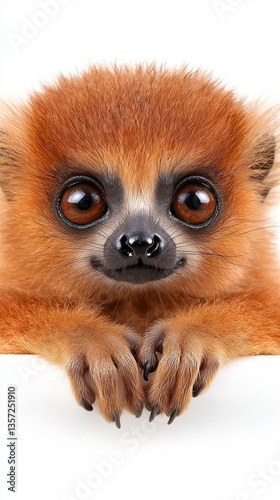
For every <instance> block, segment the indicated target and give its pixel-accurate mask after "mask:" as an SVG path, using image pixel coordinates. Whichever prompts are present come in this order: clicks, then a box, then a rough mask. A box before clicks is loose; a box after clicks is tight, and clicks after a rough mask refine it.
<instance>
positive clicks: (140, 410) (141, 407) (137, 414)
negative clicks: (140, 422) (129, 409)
mask: <svg viewBox="0 0 280 500" xmlns="http://www.w3.org/2000/svg"><path fill="white" fill-rule="evenodd" d="M143 408H144V407H143V405H141V406H139V408H138V410H136V412H135V417H136V418H139V417H141V415H142V413H143Z"/></svg>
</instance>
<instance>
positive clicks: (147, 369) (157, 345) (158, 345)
mask: <svg viewBox="0 0 280 500" xmlns="http://www.w3.org/2000/svg"><path fill="white" fill-rule="evenodd" d="M163 339H164V332H163V331H162V330H161V329H160V328H158V329H154V330H153V331H152V332H148V333H147V334H146V336H145V338H144V342H143V346H142V348H141V350H140V355H139V365H140V367H141V368H142V369H143V370H144V373H143V378H144V380H146V381H148V380H149V375H150V373H152V372H154V371H155V370H156V369H157V367H158V363H159V360H158V356H157V354H156V352H160V353H162V352H163Z"/></svg>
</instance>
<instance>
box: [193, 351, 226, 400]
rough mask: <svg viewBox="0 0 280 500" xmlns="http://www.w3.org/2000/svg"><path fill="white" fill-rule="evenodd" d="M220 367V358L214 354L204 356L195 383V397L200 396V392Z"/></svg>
mask: <svg viewBox="0 0 280 500" xmlns="http://www.w3.org/2000/svg"><path fill="white" fill-rule="evenodd" d="M219 367H220V363H219V360H218V358H217V357H216V356H214V355H213V354H208V355H206V356H204V357H203V359H202V362H201V365H200V369H199V372H198V374H197V378H196V380H195V382H194V385H193V391H192V395H193V397H194V398H196V397H197V396H199V394H200V393H201V392H202V391H203V390H204V389H205V388H206V387H207V386H208V385H209V384H210V382H211V380H212V379H213V377H214V376H215V375H216V373H217V371H218V369H219Z"/></svg>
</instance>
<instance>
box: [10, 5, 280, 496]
mask: <svg viewBox="0 0 280 500" xmlns="http://www.w3.org/2000/svg"><path fill="white" fill-rule="evenodd" d="M53 2H55V3H56V7H52V9H51V10H50V11H49V13H48V14H46V7H45V8H44V7H43V5H44V4H46V3H47V0H41V1H39V0H36V1H34V0H33V1H31V0H29V1H25V0H9V1H4V0H2V1H0V15H1V18H0V95H1V96H3V97H5V98H6V97H24V96H25V95H26V93H27V92H28V91H29V90H31V89H32V88H38V86H39V85H40V82H42V81H53V79H54V78H55V76H56V75H57V74H58V73H59V72H64V73H65V72H66V73H68V72H73V71H77V70H78V69H83V68H85V67H86V66H87V65H89V64H90V63H101V64H107V63H129V64H133V63H136V62H141V61H149V62H156V63H166V64H167V65H168V66H170V67H174V66H181V65H182V64H184V65H185V64H188V65H189V66H190V68H194V69H195V68H197V67H203V68H205V69H206V70H209V71H212V72H213V74H214V76H215V77H216V78H217V79H219V80H221V81H223V82H224V83H225V84H226V85H228V86H229V87H232V88H235V89H236V90H237V92H238V93H240V95H243V96H248V98H249V99H254V98H261V99H262V100H265V101H267V102H269V103H279V102H280V56H279V47H280V43H279V42H280V2H279V0H243V1H242V0H220V1H215V0H189V1H188V0H181V1H180V0H172V1H171V0H168V1H166V0H141V1H139V0H126V1H120V0H111V1H108V0H91V1H90V0H68V1H67V0H64V1H62V0H61V1H59V0H52V1H51V0H50V1H49V8H50V4H51V3H53ZM62 4H63V5H62ZM39 25H40V26H39ZM24 367H25V368H26V369H27V372H26V371H25V369H24ZM38 367H39V368H38ZM28 370H31V371H30V372H29V371H28ZM26 373H27V376H26ZM28 374H29V375H30V376H28ZM279 381H280V358H279V357H274V358H270V357H265V358H257V359H248V360H242V361H237V362H236V363H235V364H233V365H232V366H231V367H229V368H228V369H226V370H224V371H222V372H221V373H220V374H219V375H218V377H217V379H216V381H215V383H214V384H213V386H212V388H211V389H210V390H209V391H208V393H207V394H205V395H203V396H201V398H198V399H197V400H194V401H193V402H192V403H191V407H190V408H189V410H188V412H187V413H186V414H185V415H184V416H182V417H180V419H177V420H176V421H175V422H174V424H173V425H172V426H170V427H169V426H166V421H165V419H164V418H158V419H157V421H156V424H154V425H152V426H150V427H148V425H147V424H146V422H147V413H145V414H144V415H143V417H142V418H141V419H140V420H138V421H135V420H134V418H133V417H132V416H129V415H126V416H125V417H124V418H123V427H122V430H121V431H118V430H117V429H116V428H115V427H114V426H113V425H108V424H106V423H105V422H103V421H102V419H101V418H100V417H99V415H98V414H97V413H96V412H94V413H93V414H91V413H86V412H84V411H83V410H82V409H80V408H79V407H78V406H77V405H76V404H75V403H74V400H73V398H72V396H71V394H70V391H69V387H68V383H67V381H66V380H65V377H64V375H63V374H62V373H61V372H60V371H59V370H55V369H51V368H50V367H48V366H43V368H41V365H38V363H37V364H36V359H35V358H32V357H23V356H18V357H16V356H14V357H5V356H0V433H1V434H0V497H1V499H4V500H6V499H9V498H13V496H15V495H14V494H12V493H10V494H8V493H7V491H6V485H5V473H6V448H5V447H6V441H5V438H6V433H5V432H6V431H5V429H6V423H5V422H6V388H7V384H11V383H15V384H17V386H18V393H19V412H18V434H19V442H18V470H19V482H18V492H17V493H16V496H17V497H18V498H19V499H20V500H37V499H38V498H40V499H42V500H74V499H76V500H80V499H87V498H89V499H93V498H94V499H98V500H107V499H108V500H109V499H111V498H112V497H113V496H114V497H117V498H123V499H124V500H128V499H131V500H140V499H141V500H142V499H143V498H154V497H156V496H159V497H161V498H162V499H163V500H169V499H170V498H171V497H173V498H183V499H184V498H190V499H191V500H255V499H257V498H261V499H263V500H276V499H277V500H278V499H279V497H280V383H279ZM135 427H138V430H136V431H135ZM139 429H140V430H139ZM135 432H136V435H135ZM114 450H116V451H117V452H118V453H119V455H120V456H121V459H120V458H119V460H120V461H121V464H120V465H112V466H111V469H110V467H109V469H108V470H107V477H104V474H105V473H104V471H103V476H102V474H101V472H97V468H98V467H100V464H101V463H102V462H104V461H106V462H108V460H110V457H111V454H112V453H113V452H114ZM93 462H95V465H92V463H93ZM96 464H97V468H96ZM105 472H106V471H105ZM90 474H95V475H94V476H92V477H94V478H95V481H98V474H99V482H100V481H101V483H100V486H98V487H95V488H93V487H90V488H89V487H88V488H87V489H84V490H82V489H81V490H80V491H78V490H77V487H78V486H77V485H78V484H81V481H82V482H83V483H84V484H85V483H86V482H87V481H89V475H90ZM105 475H106V474H105ZM3 476H4V479H3ZM100 478H101V479H100Z"/></svg>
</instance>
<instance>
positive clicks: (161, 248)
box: [3, 67, 274, 296]
mask: <svg viewBox="0 0 280 500" xmlns="http://www.w3.org/2000/svg"><path fill="white" fill-rule="evenodd" d="M21 127H22V129H24V133H23V132H22V134H21V139H20V141H21V142H20V144H18V143H17V142H16V139H13V141H12V146H10V148H11V150H13V151H14V153H15V152H16V154H17V157H16V158H15V162H17V163H18V169H17V170H16V167H14V170H13V172H14V174H13V175H12V174H8V175H7V185H8V189H7V192H8V195H9V196H10V202H9V205H10V220H9V225H10V228H11V230H10V242H11V241H13V244H14V245H17V243H16V241H15V240H13V236H12V234H11V233H12V231H13V230H14V228H15V225H17V228H20V229H19V230H22V231H23V232H24V234H25V235H26V236H25V240H21V239H19V241H21V243H20V245H21V250H20V251H21V259H22V260H21V262H22V266H23V268H25V269H26V272H27V271H28V269H32V276H37V277H38V281H40V283H41V286H42V287H43V286H44V282H45V281H48V283H49V282H50V281H52V283H53V286H54V287H55V286H56V280H59V281H60V287H61V286H62V285H61V283H64V284H65V288H66V287H67V286H68V287H70V286H71V287H78V288H79V289H81V288H82V287H84V288H85V289H87V290H89V289H90V290H94V289H96V287H97V286H98V285H99V284H100V283H103V282H104V280H105V281H106V283H107V286H108V287H110V286H112V287H118V289H119V290H121V288H122V287H132V288H134V289H136V288H137V287H138V288H139V287H140V288H143V287H146V288H149V287H154V286H156V287H157V288H160V287H162V286H165V285H166V286H168V287H169V289H171V288H173V289H174V290H176V289H177V288H181V289H182V290H184V291H185V292H186V293H189V294H192V295H194V296H196V295H197V296H209V295H215V293H216V292H218V291H219V292H221V291H222V290H223V289H226V288H227V289H228V288H229V287H231V286H235V285H236V283H238V280H239V279H240V276H242V273H243V271H244V267H245V266H246V263H247V261H248V259H249V258H250V248H251V246H252V245H254V238H255V235H257V231H254V229H257V227H258V225H260V222H259V221H260V219H261V211H262V196H261V192H263V193H264V185H263V179H264V178H265V174H266V173H267V172H268V170H269V169H270V167H271V165H272V163H273V154H274V151H273V146H272V143H271V139H270V137H271V131H272V126H271V123H270V122H269V119H268V118H267V116H266V115H262V114H260V113H259V112H257V111H256V110H255V109H253V108H250V107H247V106H245V105H244V104H243V102H241V101H239V100H238V99H236V98H235V97H234V95H233V94H232V93H231V92H228V91H225V90H224V89H222V88H220V87H219V86H217V85H216V84H215V83H213V82H212V81H211V80H210V79H209V78H208V77H205V76H203V75H201V74H199V73H187V72H185V71H177V72H172V71H170V72H168V71H163V70H158V71H157V70H155V69H154V68H147V69H145V68H142V67H140V68H137V69H135V70H128V69H120V70H116V69H115V70H114V71H113V70H112V71H110V70H109V69H108V70H106V69H105V70H102V69H92V70H90V71H89V72H88V73H86V74H84V75H82V76H80V77H74V78H69V79H64V78H61V79H60V80H59V82H58V84H57V85H56V86H54V87H46V88H45V89H44V90H43V91H42V93H37V94H34V95H33V96H32V97H31V98H30V103H29V105H28V106H26V107H25V108H24V109H23V115H22V116H21V119H20V120H18V122H17V124H16V125H15V124H13V127H12V128H11V130H10V132H9V134H14V135H15V134H16V132H17V133H18V131H19V130H20V128H21ZM3 137H4V136H3ZM4 139H5V137H4ZM14 156H15V154H14ZM9 180H10V182H9ZM19 183H20V186H21V189H20V190H18V193H17V196H16V197H14V196H13V192H14V191H15V190H16V189H17V188H14V187H13V186H15V185H17V186H18V185H19ZM249 231H252V234H251V235H250V237H248V234H249V233H248V232H249ZM28 235H29V237H30V241H31V240H32V238H33V242H34V241H35V240H36V239H37V241H38V255H37V258H36V255H35V256H34V250H33V255H32V253H30V248H29V243H28ZM22 241H25V243H24V244H23V243H22ZM10 244H11V243H10ZM50 254H51V255H52V259H50ZM21 272H23V269H22V270H21ZM34 286H35V285H34Z"/></svg>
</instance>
